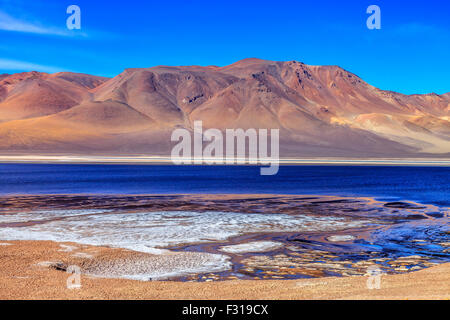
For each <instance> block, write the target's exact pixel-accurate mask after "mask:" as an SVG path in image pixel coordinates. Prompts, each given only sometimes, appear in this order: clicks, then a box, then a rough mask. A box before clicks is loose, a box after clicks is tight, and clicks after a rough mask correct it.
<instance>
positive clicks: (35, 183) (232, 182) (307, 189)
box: [0, 164, 450, 207]
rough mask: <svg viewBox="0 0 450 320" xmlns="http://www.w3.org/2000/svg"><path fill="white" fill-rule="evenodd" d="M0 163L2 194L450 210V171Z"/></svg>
mask: <svg viewBox="0 0 450 320" xmlns="http://www.w3.org/2000/svg"><path fill="white" fill-rule="evenodd" d="M259 172H260V167H257V166H174V165H103V164H90V165H85V164H0V195H14V194H220V193H226V194H247V193H248V194H316V195H338V196H368V197H375V198H378V199H380V200H386V201H391V200H410V201H415V202H419V203H425V204H434V205H437V206H445V207H447V206H450V168H449V167H397V166H395V167H384V166H282V167H280V170H279V172H278V174H277V175H275V176H261V175H260V174H259Z"/></svg>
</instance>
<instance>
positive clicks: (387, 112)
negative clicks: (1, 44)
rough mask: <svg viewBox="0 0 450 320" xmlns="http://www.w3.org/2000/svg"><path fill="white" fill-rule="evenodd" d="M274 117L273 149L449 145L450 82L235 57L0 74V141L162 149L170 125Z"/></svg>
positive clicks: (269, 123) (432, 149) (367, 150)
mask: <svg viewBox="0 0 450 320" xmlns="http://www.w3.org/2000/svg"><path fill="white" fill-rule="evenodd" d="M195 120H202V121H203V126H204V128H208V127H214V128H221V129H225V128H244V129H246V128H256V129H258V128H267V129H270V128H278V129H280V139H281V145H280V154H281V156H283V157H288V156H296V157H311V156H326V157H419V156H434V157H442V156H448V155H449V154H450V94H449V93H447V94H444V95H436V94H427V95H404V94H400V93H395V92H390V91H382V90H379V89H377V88H375V87H373V86H371V85H369V84H367V83H366V82H364V81H363V80H362V79H360V78H359V77H358V76H356V75H354V74H352V73H350V72H348V71H345V70H343V69H342V68H339V67H337V66H308V65H305V64H303V63H300V62H297V61H290V62H274V61H266V60H259V59H245V60H242V61H239V62H237V63H234V64H232V65H229V66H226V67H216V66H209V67H200V66H185V67H167V66H158V67H153V68H147V69H127V70H125V71H124V72H122V73H121V74H119V75H118V76H116V77H114V78H112V79H105V78H101V77H95V76H90V75H82V74H74V73H57V74H44V73H38V72H28V73H21V74H14V75H1V76H0V152H1V153H10V152H15V153H20V152H22V153H43V152H51V153H77V154H92V153H97V154H135V153H140V154H148V155H155V154H158V155H161V154H164V155H168V154H170V150H171V146H172V145H173V144H172V143H171V142H170V133H171V132H172V130H173V129H174V128H176V127H185V128H188V129H192V124H193V122H194V121H195Z"/></svg>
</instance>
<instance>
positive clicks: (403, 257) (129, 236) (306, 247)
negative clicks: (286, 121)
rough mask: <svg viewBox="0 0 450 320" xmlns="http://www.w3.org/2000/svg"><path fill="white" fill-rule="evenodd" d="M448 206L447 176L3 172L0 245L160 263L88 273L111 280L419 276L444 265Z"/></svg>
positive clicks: (392, 171) (77, 167)
mask: <svg viewBox="0 0 450 320" xmlns="http://www.w3.org/2000/svg"><path fill="white" fill-rule="evenodd" d="M186 194H189V195H186ZM201 194H203V195H201ZM222 194H232V195H222ZM255 194H260V195H255ZM266 194H274V195H269V196H267V195H266ZM276 194H278V195H276ZM312 195H314V196H312ZM369 198H375V199H377V200H379V201H373V200H371V199H369ZM404 201H413V202H418V203H422V204H424V206H422V205H417V204H411V203H410V202H404ZM449 208H450V168H448V167H381V166H282V167H280V170H279V173H278V174H277V175H275V176H261V175H260V168H259V167H256V166H174V165H115V164H114V165H104V164H91V165H81V164H0V240H1V241H13V240H50V241H56V242H60V243H66V242H70V243H76V244H77V248H78V249H77V250H81V249H80V248H79V247H78V246H79V245H82V244H84V245H99V246H103V245H105V246H112V247H118V248H125V249H131V250H133V251H135V252H141V253H146V254H148V253H151V254H153V255H152V257H153V258H151V259H156V260H157V262H158V261H159V262H158V263H156V265H152V264H148V263H145V264H143V265H145V266H146V269H145V270H142V269H141V268H140V267H139V266H140V265H141V264H140V262H139V261H136V262H135V264H133V263H134V262H133V263H132V264H131V265H130V266H128V267H127V269H126V270H123V269H122V266H121V265H120V263H118V265H117V266H116V267H117V268H116V269H117V270H116V269H114V268H113V269H114V270H110V269H108V268H110V267H106V266H105V269H104V270H103V269H102V270H103V271H101V272H100V273H93V274H94V275H97V276H107V277H127V278H130V279H139V280H149V279H173V280H181V281H214V280H233V279H236V278H240V279H296V278H302V277H321V276H349V275H364V274H366V272H367V270H368V269H367V268H368V267H369V266H376V267H377V268H379V269H380V270H381V271H382V272H386V273H399V272H409V271H413V270H420V269H423V268H427V267H430V266H433V265H436V264H439V263H443V262H448V261H450V260H449V259H450V252H449V248H448V247H449V245H450V243H449V242H448V237H449V236H448V235H449V225H450V223H449V212H450V209H449ZM62 246H63V247H62V250H65V249H64V248H65V247H67V245H64V244H62ZM75 253H78V254H85V253H83V252H81V251H80V252H74V254H75ZM174 253H175V254H176V255H177V256H176V257H179V258H177V259H175V261H172V260H170V261H171V262H170V263H166V262H164V261H166V260H164V259H173V257H174V255H173V254H174ZM191 254H194V255H195V256H194V257H191ZM155 257H156V258H155ZM149 259H150V258H149ZM156 260H155V261H156ZM108 266H109V265H108ZM86 272H89V270H88V271H86Z"/></svg>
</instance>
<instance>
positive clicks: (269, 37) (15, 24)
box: [0, 0, 450, 94]
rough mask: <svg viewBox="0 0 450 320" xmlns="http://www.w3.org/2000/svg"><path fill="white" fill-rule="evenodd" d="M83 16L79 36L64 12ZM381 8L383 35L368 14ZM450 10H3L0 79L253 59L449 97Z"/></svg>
mask: <svg viewBox="0 0 450 320" xmlns="http://www.w3.org/2000/svg"><path fill="white" fill-rule="evenodd" d="M71 4H76V5H78V6H79V7H80V8H81V30H68V29H67V28H66V19H67V17H68V16H69V15H68V14H67V13H66V9H67V7H68V6H69V5H71ZM371 4H376V5H378V6H379V7H380V8H381V19H382V22H381V23H382V28H381V30H369V29H368V28H367V27H366V20H367V18H368V17H369V15H368V14H367V13H366V9H367V7H368V6H369V5H371ZM449 17H450V1H447V0H440V1H438V0H427V1H425V0H423V1H417V0H408V1H407V0H395V1H393V0H389V1H384V0H382V1H381V0H370V1H365V0H341V1H336V0H333V1H332V0H315V1H313V0H296V1H285V0H276V1H266V0H259V1H253V0H251V1H235V0H230V1H217V0H209V1H204V0H202V1H191V0H184V1H170V0H168V1H153V0H147V1H143V0H142V1H138V0H128V1H104V0H95V1H93V0H70V1H64V0H34V1H25V0H0V73H13V72H20V71H30V70H38V71H45V72H57V71H74V72H83V73H89V74H96V75H102V76H111V77H112V76H115V75H117V74H119V73H120V72H122V71H123V70H124V69H125V68H130V67H151V66H155V65H218V66H224V65H227V64H231V63H233V62H235V61H237V60H240V59H243V58H249V57H257V58H261V59H269V60H279V61H285V60H298V61H302V62H304V63H307V64H312V65H339V66H341V67H343V68H345V69H347V70H349V71H351V72H353V73H355V74H357V75H358V76H360V77H361V78H363V79H364V80H365V81H367V82H369V83H370V84H372V85H375V86H377V87H379V88H381V89H386V90H393V91H398V92H402V93H406V94H412V93H430V92H436V93H438V94H442V93H446V92H449V91H450V80H449V79H450V77H449V75H450V19H449Z"/></svg>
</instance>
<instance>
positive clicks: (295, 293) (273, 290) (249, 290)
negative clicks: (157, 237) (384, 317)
mask: <svg viewBox="0 0 450 320" xmlns="http://www.w3.org/2000/svg"><path fill="white" fill-rule="evenodd" d="M141 258H142V254H141V253H136V252H133V251H127V250H123V249H113V248H107V247H94V246H86V245H79V244H73V243H65V244H60V243H55V242H50V241H0V299H449V298H450V263H447V264H443V265H439V266H436V267H432V268H428V269H424V270H421V271H416V272H411V273H407V274H400V275H383V276H382V277H381V285H380V289H372V290H369V289H367V285H366V283H367V277H364V276H354V277H345V278H334V277H330V278H314V279H302V280H265V281H263V280H234V281H221V282H201V283H199V282H173V281H146V282H143V281H135V280H124V279H106V278H99V277H92V276H89V275H85V274H82V275H81V288H80V289H68V288H67V279H68V277H69V274H68V273H66V272H65V271H64V270H65V269H66V268H67V266H69V265H78V266H80V267H81V269H82V270H96V269H98V268H101V267H105V266H111V265H117V261H121V263H122V264H124V263H125V265H126V264H131V265H132V264H133V263H134V262H135V261H136V260H140V259H141ZM151 258H152V257H151V256H148V257H146V259H151Z"/></svg>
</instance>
